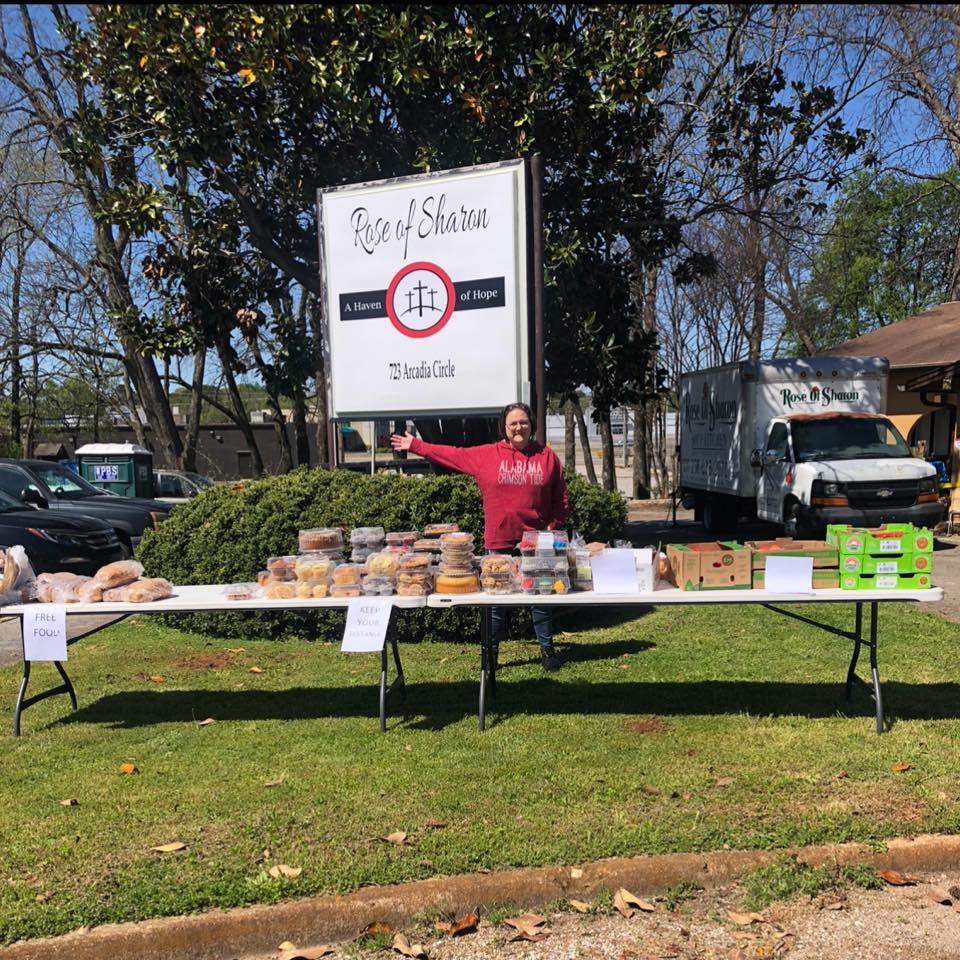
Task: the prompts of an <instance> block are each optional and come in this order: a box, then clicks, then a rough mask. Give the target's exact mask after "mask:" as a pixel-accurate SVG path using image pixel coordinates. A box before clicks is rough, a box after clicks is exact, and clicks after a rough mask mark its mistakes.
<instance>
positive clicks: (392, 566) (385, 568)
mask: <svg viewBox="0 0 960 960" xmlns="http://www.w3.org/2000/svg"><path fill="white" fill-rule="evenodd" d="M399 568H400V554H397V553H391V552H389V551H383V552H381V553H371V554H370V556H369V557H367V562H366V563H365V564H364V566H363V569H364V571H365V572H366V573H368V574H370V575H372V576H377V577H395V576H396V575H397V570H399Z"/></svg>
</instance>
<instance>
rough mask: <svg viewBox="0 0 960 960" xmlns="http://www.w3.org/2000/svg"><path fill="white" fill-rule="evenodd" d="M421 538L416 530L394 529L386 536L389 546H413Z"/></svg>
mask: <svg viewBox="0 0 960 960" xmlns="http://www.w3.org/2000/svg"><path fill="white" fill-rule="evenodd" d="M419 539H420V534H419V532H418V531H416V530H401V531H392V532H390V533H388V534H387V535H386V537H385V542H386V543H387V545H388V546H403V547H412V546H413V545H414V544H415V543H416V542H417V541H418V540H419Z"/></svg>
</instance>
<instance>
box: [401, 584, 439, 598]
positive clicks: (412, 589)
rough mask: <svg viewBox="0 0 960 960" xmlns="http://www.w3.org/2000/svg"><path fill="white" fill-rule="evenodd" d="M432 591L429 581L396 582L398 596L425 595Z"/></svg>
mask: <svg viewBox="0 0 960 960" xmlns="http://www.w3.org/2000/svg"><path fill="white" fill-rule="evenodd" d="M432 592H433V584H431V583H400V582H399V581H398V582H397V596H398V597H425V596H427V595H428V594H430V593H432Z"/></svg>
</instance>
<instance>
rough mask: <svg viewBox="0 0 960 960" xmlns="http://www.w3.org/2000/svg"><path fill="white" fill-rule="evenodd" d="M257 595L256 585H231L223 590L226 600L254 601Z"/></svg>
mask: <svg viewBox="0 0 960 960" xmlns="http://www.w3.org/2000/svg"><path fill="white" fill-rule="evenodd" d="M256 595H257V585H256V584H255V583H231V584H230V585H229V586H226V587H224V588H223V594H222V596H223V599H224V600H252V599H253V598H254V597H255V596H256Z"/></svg>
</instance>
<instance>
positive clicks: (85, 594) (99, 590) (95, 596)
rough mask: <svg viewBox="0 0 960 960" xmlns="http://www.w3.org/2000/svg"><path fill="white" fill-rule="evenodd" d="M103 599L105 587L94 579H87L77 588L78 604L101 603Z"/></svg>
mask: <svg viewBox="0 0 960 960" xmlns="http://www.w3.org/2000/svg"><path fill="white" fill-rule="evenodd" d="M102 599H103V587H101V586H100V584H99V583H97V581H96V580H94V579H93V577H87V578H86V579H85V580H84V582H83V583H81V584H80V585H79V586H78V587H77V602H78V603H99V602H100V601H101V600H102Z"/></svg>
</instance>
